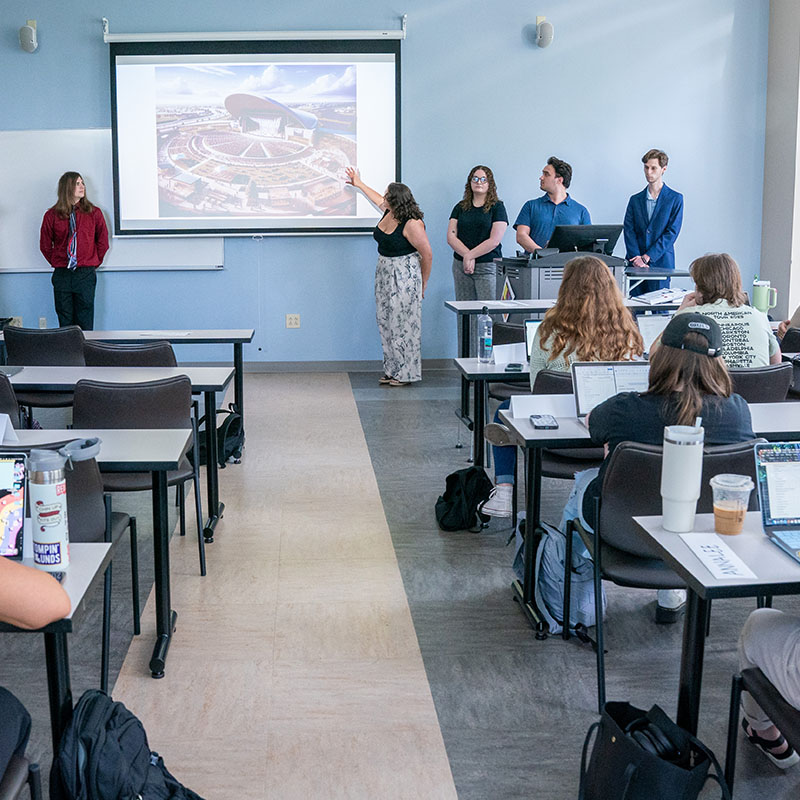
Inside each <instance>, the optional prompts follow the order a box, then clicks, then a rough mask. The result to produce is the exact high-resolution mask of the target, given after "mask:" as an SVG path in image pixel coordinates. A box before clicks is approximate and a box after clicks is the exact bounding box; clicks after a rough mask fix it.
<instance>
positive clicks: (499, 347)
mask: <svg viewBox="0 0 800 800" xmlns="http://www.w3.org/2000/svg"><path fill="white" fill-rule="evenodd" d="M492 352H493V353H494V363H495V366H502V365H503V364H513V363H514V362H516V363H519V364H525V363H526V362H527V361H528V352H527V350H526V349H525V342H514V343H513V344H496V345H495V346H494V347H493V348H492Z"/></svg>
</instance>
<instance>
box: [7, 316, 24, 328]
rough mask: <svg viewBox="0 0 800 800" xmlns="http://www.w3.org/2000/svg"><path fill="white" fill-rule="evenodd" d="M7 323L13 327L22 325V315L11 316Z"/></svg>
mask: <svg viewBox="0 0 800 800" xmlns="http://www.w3.org/2000/svg"><path fill="white" fill-rule="evenodd" d="M8 324H9V325H13V326H14V327H15V328H21V327H22V317H11V322H9V323H8Z"/></svg>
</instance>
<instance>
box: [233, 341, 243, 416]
mask: <svg viewBox="0 0 800 800" xmlns="http://www.w3.org/2000/svg"><path fill="white" fill-rule="evenodd" d="M233 370H234V374H233V402H234V404H235V405H236V408H237V409H238V410H239V413H240V414H241V416H242V428H244V361H243V359H242V343H241V342H234V343H233Z"/></svg>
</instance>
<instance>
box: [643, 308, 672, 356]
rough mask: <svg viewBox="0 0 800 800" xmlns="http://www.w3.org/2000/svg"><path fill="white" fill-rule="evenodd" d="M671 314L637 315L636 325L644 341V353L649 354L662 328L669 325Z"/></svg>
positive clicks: (662, 330)
mask: <svg viewBox="0 0 800 800" xmlns="http://www.w3.org/2000/svg"><path fill="white" fill-rule="evenodd" d="M671 319H672V315H671V314H637V315H636V324H637V325H638V326H639V333H641V334H642V339H643V341H644V352H645V353H649V352H650V348H651V347H652V345H653V342H654V341H655V340H656V339H657V338H658V337H659V336H661V334H662V333H663V332H664V328H666V327H667V325H669V322H670V320H671Z"/></svg>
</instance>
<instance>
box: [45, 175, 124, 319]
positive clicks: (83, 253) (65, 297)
mask: <svg viewBox="0 0 800 800" xmlns="http://www.w3.org/2000/svg"><path fill="white" fill-rule="evenodd" d="M39 249H40V250H41V251H42V255H43V256H44V257H45V258H46V259H47V263H48V264H50V266H51V267H53V278H52V282H53V299H54V302H55V307H56V314H58V324H59V325H61V326H64V325H79V326H80V327H81V328H82V329H83V330H85V331H90V330H92V329H93V328H94V290H95V286H96V285H97V275H96V274H95V270H96V269H97V267H99V266H100V265H101V264H102V263H103V258H104V256H105V254H106V252H107V251H108V229H107V228H106V220H105V217H103V212H102V211H100V209H99V208H97V206H93V205H92V204H91V203H90V202H89V200H88V199H87V198H86V185H85V184H84V182H83V178H82V177H81V176H80V175H79V174H78V173H77V172H65V173H64V174H63V175H62V176H61V177H60V178H59V181H58V201H57V202H56V204H55V205H54V206H53V207H52V208H49V209H47V211H46V212H45V215H44V219H43V220H42V229H41V232H40V234H39Z"/></svg>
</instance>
